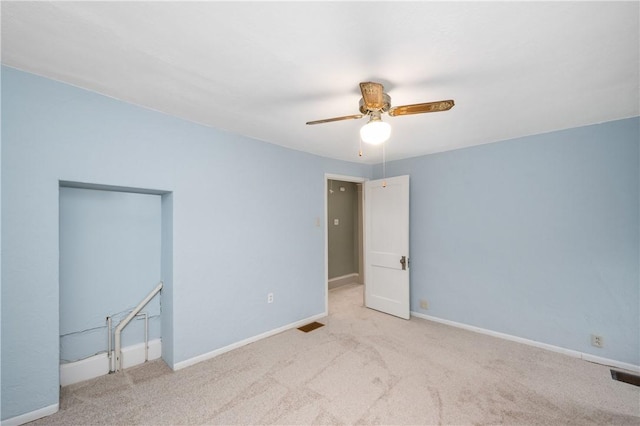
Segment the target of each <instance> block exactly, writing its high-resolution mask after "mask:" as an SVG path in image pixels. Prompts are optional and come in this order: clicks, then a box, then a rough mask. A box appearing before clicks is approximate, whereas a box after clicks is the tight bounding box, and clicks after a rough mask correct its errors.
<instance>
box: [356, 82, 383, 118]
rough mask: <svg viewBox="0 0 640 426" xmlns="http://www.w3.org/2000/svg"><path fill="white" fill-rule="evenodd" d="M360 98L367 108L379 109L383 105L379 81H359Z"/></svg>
mask: <svg viewBox="0 0 640 426" xmlns="http://www.w3.org/2000/svg"><path fill="white" fill-rule="evenodd" d="M360 91H361V92H362V99H363V100H364V106H365V109H367V110H373V111H375V110H381V109H382V108H383V107H384V95H383V93H384V87H382V84H380V83H373V82H370V81H368V82H364V83H360Z"/></svg>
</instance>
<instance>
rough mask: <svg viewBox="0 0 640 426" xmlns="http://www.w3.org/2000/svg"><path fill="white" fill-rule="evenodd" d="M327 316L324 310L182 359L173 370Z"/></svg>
mask: <svg viewBox="0 0 640 426" xmlns="http://www.w3.org/2000/svg"><path fill="white" fill-rule="evenodd" d="M326 316H327V313H326V312H324V313H322V314H318V315H314V316H311V317H309V318H305V319H303V320H300V321H296V322H294V323H291V324H288V325H285V326H282V327H279V328H276V329H274V330H270V331H267V332H265V333H262V334H258V335H257V336H253V337H249V338H248V339H244V340H241V341H239V342H236V343H233V344H231V345H228V346H225V347H223V348H220V349H216V350H214V351H211V352H207V353H205V354H202V355H198V356H195V357H193V358H189V359H187V360H184V361H180V362H178V363H175V364H174V365H173V370H174V371H178V370H182V369H183V368H187V367H191V366H192V365H195V364H198V363H200V362H203V361H207V360H209V359H211V358H215V357H217V356H219V355H222V354H223V353H226V352H229V351H232V350H234V349H237V348H240V347H242V346H245V345H248V344H249V343H253V342H257V341H258V340H262V339H266V338H267V337H271V336H275V335H276V334H280V333H282V332H283V331H287V330H290V329H292V328H298V327H301V326H303V325H305V324H308V323H309V322H311V321H316V320H318V319H320V318H324V317H326Z"/></svg>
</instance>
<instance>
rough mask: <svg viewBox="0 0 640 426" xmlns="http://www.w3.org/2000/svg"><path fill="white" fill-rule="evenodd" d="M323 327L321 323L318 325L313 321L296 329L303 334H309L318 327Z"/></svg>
mask: <svg viewBox="0 0 640 426" xmlns="http://www.w3.org/2000/svg"><path fill="white" fill-rule="evenodd" d="M323 325H324V324H321V323H319V322H315V321H314V322H312V323H309V324H307V325H303V326H302V327H298V330H300V331H304V332H305V333H308V332H310V331H313V330H315V329H316V328H320V327H322V326H323Z"/></svg>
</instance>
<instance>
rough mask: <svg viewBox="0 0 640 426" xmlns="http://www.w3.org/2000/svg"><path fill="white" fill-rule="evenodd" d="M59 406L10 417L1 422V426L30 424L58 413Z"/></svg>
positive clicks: (55, 405)
mask: <svg viewBox="0 0 640 426" xmlns="http://www.w3.org/2000/svg"><path fill="white" fill-rule="evenodd" d="M59 408H60V407H59V404H53V405H50V406H48V407H44V408H41V409H39V410H35V411H30V412H28V413H26V414H21V415H19V416H15V417H12V418H10V419H7V420H3V421H2V423H1V424H2V426H19V425H23V424H25V423H29V422H32V421H34V420H38V419H41V418H43V417H47V416H50V415H52V414H55V413H57V412H58V409H59Z"/></svg>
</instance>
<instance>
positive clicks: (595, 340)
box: [591, 334, 604, 348]
mask: <svg viewBox="0 0 640 426" xmlns="http://www.w3.org/2000/svg"><path fill="white" fill-rule="evenodd" d="M591 346H595V347H596V348H602V347H604V340H603V339H602V336H596V335H595V334H592V335H591Z"/></svg>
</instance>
